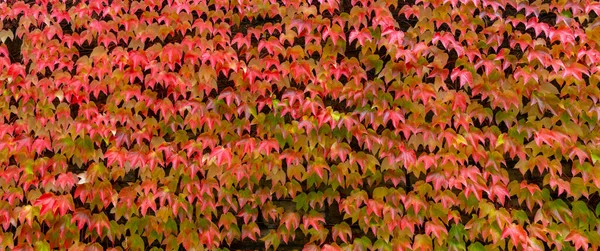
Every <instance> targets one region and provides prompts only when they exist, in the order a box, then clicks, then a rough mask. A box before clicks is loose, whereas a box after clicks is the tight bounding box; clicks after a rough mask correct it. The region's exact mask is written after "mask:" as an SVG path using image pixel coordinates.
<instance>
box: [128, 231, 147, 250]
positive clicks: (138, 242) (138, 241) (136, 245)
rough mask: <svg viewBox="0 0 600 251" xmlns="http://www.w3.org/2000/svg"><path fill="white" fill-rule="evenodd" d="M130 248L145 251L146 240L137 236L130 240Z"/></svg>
mask: <svg viewBox="0 0 600 251" xmlns="http://www.w3.org/2000/svg"><path fill="white" fill-rule="evenodd" d="M129 248H130V249H132V250H145V246H144V240H142V237H140V236H139V235H137V234H134V235H132V236H131V237H130V238H129Z"/></svg>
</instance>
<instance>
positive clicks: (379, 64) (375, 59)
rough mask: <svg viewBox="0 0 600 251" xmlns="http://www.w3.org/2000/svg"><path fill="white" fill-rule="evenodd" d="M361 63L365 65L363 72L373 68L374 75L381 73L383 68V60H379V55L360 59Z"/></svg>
mask: <svg viewBox="0 0 600 251" xmlns="http://www.w3.org/2000/svg"><path fill="white" fill-rule="evenodd" d="M361 62H362V63H363V64H365V70H367V71H368V70H371V69H373V68H375V73H379V72H381V69H382V68H383V60H381V58H379V55H369V56H366V57H364V58H362V60H361Z"/></svg>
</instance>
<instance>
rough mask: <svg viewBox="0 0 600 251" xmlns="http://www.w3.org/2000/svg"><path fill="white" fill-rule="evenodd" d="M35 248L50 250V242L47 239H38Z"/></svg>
mask: <svg viewBox="0 0 600 251" xmlns="http://www.w3.org/2000/svg"><path fill="white" fill-rule="evenodd" d="M34 246H35V250H38V251H50V250H51V249H50V244H49V243H48V242H46V241H36V242H35V244H34Z"/></svg>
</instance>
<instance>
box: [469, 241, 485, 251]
mask: <svg viewBox="0 0 600 251" xmlns="http://www.w3.org/2000/svg"><path fill="white" fill-rule="evenodd" d="M469 251H485V247H484V246H483V244H481V243H480V242H475V243H473V244H471V245H469Z"/></svg>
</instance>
